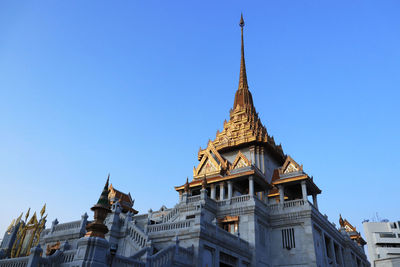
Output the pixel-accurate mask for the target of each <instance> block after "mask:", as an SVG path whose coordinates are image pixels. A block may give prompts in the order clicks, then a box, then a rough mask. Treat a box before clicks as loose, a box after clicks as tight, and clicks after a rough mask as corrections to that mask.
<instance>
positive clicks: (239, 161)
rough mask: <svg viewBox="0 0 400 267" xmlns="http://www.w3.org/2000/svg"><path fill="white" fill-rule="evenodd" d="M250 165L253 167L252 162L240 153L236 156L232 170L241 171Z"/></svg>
mask: <svg viewBox="0 0 400 267" xmlns="http://www.w3.org/2000/svg"><path fill="white" fill-rule="evenodd" d="M250 165H251V162H250V160H248V159H247V158H246V156H245V155H243V153H242V152H240V151H239V153H238V154H237V155H236V158H235V160H234V161H233V163H232V166H231V170H234V169H240V168H243V167H247V166H250Z"/></svg>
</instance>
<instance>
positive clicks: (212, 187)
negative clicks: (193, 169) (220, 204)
mask: <svg viewBox="0 0 400 267" xmlns="http://www.w3.org/2000/svg"><path fill="white" fill-rule="evenodd" d="M210 187H211V198H212V199H214V200H215V193H216V190H215V184H211V185H210Z"/></svg>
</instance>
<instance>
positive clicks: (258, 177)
mask: <svg viewBox="0 0 400 267" xmlns="http://www.w3.org/2000/svg"><path fill="white" fill-rule="evenodd" d="M249 175H254V178H255V180H256V182H258V183H259V184H262V185H264V186H265V187H266V188H272V186H271V185H270V184H269V183H268V182H267V181H266V180H265V179H264V177H263V176H262V175H261V174H260V173H259V172H258V171H257V170H255V169H252V170H249V171H245V172H240V173H235V174H231V175H227V176H216V177H208V176H207V178H206V180H207V185H209V184H213V183H219V182H225V181H229V180H233V179H240V178H242V177H245V176H249ZM202 182H203V181H202V179H193V180H192V181H191V182H188V187H189V188H195V187H201V185H202ZM174 188H175V190H176V191H182V190H184V189H185V185H179V186H175V187H174Z"/></svg>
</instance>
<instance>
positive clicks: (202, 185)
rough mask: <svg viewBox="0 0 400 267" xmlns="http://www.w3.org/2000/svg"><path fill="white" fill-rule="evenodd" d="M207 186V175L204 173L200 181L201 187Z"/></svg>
mask: <svg viewBox="0 0 400 267" xmlns="http://www.w3.org/2000/svg"><path fill="white" fill-rule="evenodd" d="M206 188H207V175H205V174H204V176H203V180H202V182H201V189H206Z"/></svg>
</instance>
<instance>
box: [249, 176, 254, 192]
mask: <svg viewBox="0 0 400 267" xmlns="http://www.w3.org/2000/svg"><path fill="white" fill-rule="evenodd" d="M249 195H250V196H254V177H253V176H252V175H250V176H249Z"/></svg>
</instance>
